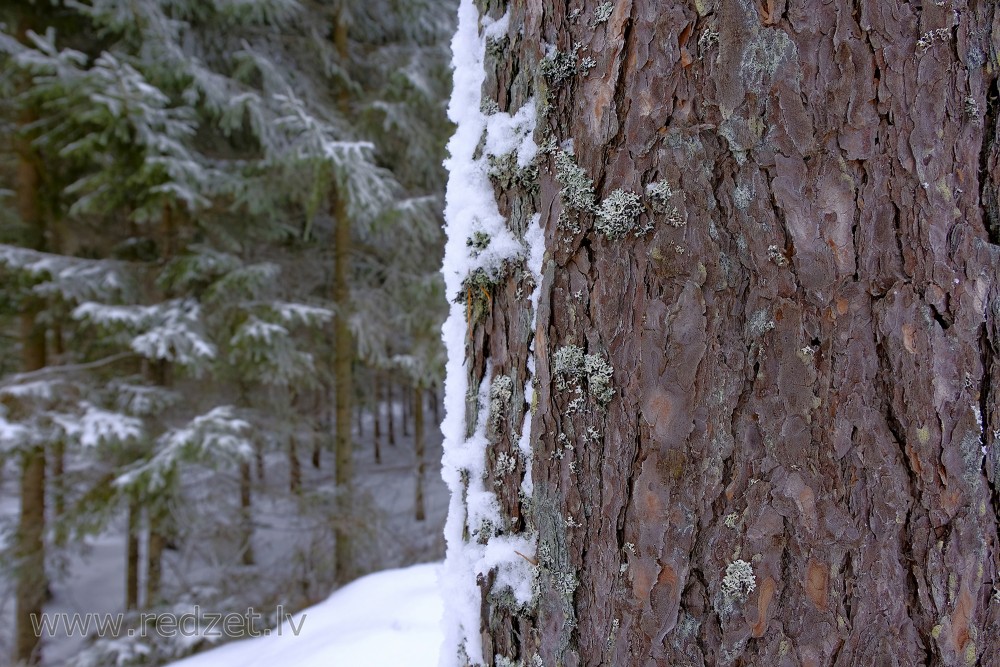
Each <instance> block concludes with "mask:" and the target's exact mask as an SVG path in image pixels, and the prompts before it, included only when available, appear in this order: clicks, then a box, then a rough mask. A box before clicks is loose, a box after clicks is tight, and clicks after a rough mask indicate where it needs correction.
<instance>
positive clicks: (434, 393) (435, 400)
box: [430, 385, 441, 424]
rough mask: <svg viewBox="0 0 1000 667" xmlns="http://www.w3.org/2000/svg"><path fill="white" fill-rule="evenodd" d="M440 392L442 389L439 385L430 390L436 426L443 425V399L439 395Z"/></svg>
mask: <svg viewBox="0 0 1000 667" xmlns="http://www.w3.org/2000/svg"><path fill="white" fill-rule="evenodd" d="M439 391H440V389H439V387H438V386H437V385H434V387H432V388H431V390H430V395H431V413H432V414H433V415H434V423H435V424H440V423H441V397H440V396H439V395H438V392H439Z"/></svg>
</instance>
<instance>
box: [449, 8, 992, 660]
mask: <svg viewBox="0 0 1000 667" xmlns="http://www.w3.org/2000/svg"><path fill="white" fill-rule="evenodd" d="M567 4H568V7H567V6H566V4H564V3H560V2H553V1H552V0H519V1H515V2H511V3H509V6H508V5H507V4H506V3H504V2H502V0H490V1H488V2H481V5H480V6H481V9H482V10H483V12H484V13H485V14H488V15H490V16H492V17H493V18H499V17H500V16H501V15H502V14H503V13H504V12H505V11H506V10H508V9H509V11H510V25H509V30H508V32H507V38H506V39H504V40H500V41H494V42H492V43H489V44H488V47H487V53H488V57H487V79H486V84H485V86H484V91H483V93H484V99H485V100H487V101H494V102H496V104H497V106H498V107H499V109H500V110H501V111H509V112H513V111H515V110H516V109H517V108H518V107H520V106H521V105H522V104H524V103H525V102H526V101H527V100H528V99H529V97H530V96H531V95H535V96H537V97H538V99H539V100H540V101H544V100H547V103H548V106H547V108H546V109H545V115H544V116H543V117H541V118H540V119H539V130H538V133H537V134H536V140H537V142H538V143H539V144H540V145H544V144H546V143H547V142H549V145H550V146H565V144H564V142H567V141H568V140H572V141H573V146H572V151H573V153H574V154H575V158H576V162H577V163H578V164H579V165H580V166H581V167H582V168H583V169H584V171H585V172H586V175H587V176H588V177H589V178H590V179H592V180H593V183H594V186H595V190H596V196H597V203H598V204H600V202H601V201H602V200H604V199H606V198H607V197H609V195H611V193H612V192H613V191H615V190H618V189H622V190H625V191H627V192H634V193H637V194H639V195H640V196H641V198H642V208H643V210H642V213H641V214H640V215H639V217H638V221H637V223H636V225H635V227H634V233H627V234H624V235H622V236H621V237H619V238H608V237H607V236H606V235H604V234H602V233H600V232H599V231H598V229H597V226H595V220H596V218H595V215H594V213H593V212H592V211H583V212H579V211H572V210H566V211H564V210H563V209H564V206H563V201H562V199H563V198H562V197H561V195H560V190H561V189H562V188H563V187H564V185H563V184H562V183H560V182H559V181H558V180H557V178H556V167H555V162H554V161H555V157H556V155H557V151H556V150H551V151H549V152H547V153H546V154H544V155H541V156H540V159H539V172H540V173H539V183H538V189H537V190H535V191H531V189H530V188H519V187H518V186H514V187H508V186H504V185H503V184H501V183H500V182H497V199H498V202H499V204H500V207H501V212H503V213H504V214H505V215H507V216H509V219H510V225H511V227H512V228H513V229H515V230H516V231H518V228H520V230H523V224H524V220H525V219H526V214H525V209H526V208H533V209H534V210H536V211H538V212H540V213H541V215H542V222H543V224H544V226H545V230H546V247H547V256H546V264H545V267H544V281H543V285H542V296H541V303H540V308H539V312H538V315H537V326H536V330H535V331H534V332H531V331H529V330H528V329H529V328H530V324H526V323H530V304H528V303H526V299H525V298H524V297H523V294H524V293H525V291H526V290H525V289H524V287H525V285H524V284H522V283H523V280H524V276H523V275H522V273H521V272H518V271H512V272H510V273H509V275H508V278H507V280H506V281H505V282H503V283H501V284H500V285H497V286H496V287H495V288H494V290H493V294H492V300H491V302H490V303H489V305H488V307H486V310H487V312H485V313H483V316H482V317H480V318H478V319H473V324H472V325H471V327H472V339H471V341H470V343H469V346H468V350H469V356H470V359H469V363H468V369H469V373H470V386H472V387H477V386H479V383H480V381H481V380H482V379H483V375H484V374H485V373H486V371H487V368H489V367H490V366H488V365H487V361H491V362H492V366H491V367H492V374H493V377H494V378H495V377H499V376H500V375H508V376H511V377H512V378H513V380H514V382H513V387H514V388H515V391H516V389H517V388H518V387H519V386H521V385H523V381H524V378H525V377H526V372H527V371H526V363H527V358H528V344H529V342H530V340H531V339H532V336H533V337H534V344H535V358H536V364H535V365H536V371H537V377H536V385H537V393H536V398H537V408H536V413H535V417H534V419H533V422H532V430H531V443H532V448H533V460H532V462H531V464H532V466H533V477H534V494H533V498H531V499H530V502H527V501H526V500H525V499H519V497H518V493H517V491H518V481H519V480H518V475H516V474H515V475H508V476H504V477H503V478H501V479H498V480H496V481H497V484H499V487H498V495H499V499H500V504H501V507H502V510H503V512H504V513H505V515H506V516H507V517H509V518H510V519H511V523H512V525H514V526H519V527H527V528H528V529H532V528H533V529H537V531H538V540H539V542H538V544H539V546H538V556H537V560H538V573H539V580H538V581H539V587H540V593H539V595H538V598H537V604H536V605H535V606H534V607H533V608H532V609H530V610H524V609H520V610H517V609H512V606H511V605H510V604H508V603H507V602H506V601H505V598H504V597H503V596H502V595H499V594H496V593H497V592H496V591H492V590H491V581H492V579H491V578H490V577H486V578H484V579H483V580H482V581H481V582H480V583H481V587H482V589H483V625H482V636H483V641H484V654H485V656H486V658H487V660H488V661H489V662H490V663H491V664H494V660H495V658H494V656H497V655H499V656H503V657H504V658H509V659H511V660H523V661H524V664H525V665H534V664H537V665H546V666H548V665H973V664H982V665H996V664H1000V640H998V637H1000V602H998V601H997V600H998V599H1000V593H996V591H997V589H998V587H1000V580H998V565H1000V549H998V544H997V516H998V514H997V513H998V511H1000V410H998V401H997V395H998V394H997V393H996V392H997V390H998V389H1000V362H998V354H1000V305H998V304H1000V284H998V281H997V277H998V269H1000V246H998V245H997V243H1000V213H998V204H997V201H998V195H997V188H998V186H1000V168H998V165H1000V143H998V142H997V141H996V138H997V132H998V126H997V122H998V114H997V108H998V102H997V70H998V67H1000V62H998V52H997V50H998V44H1000V11H998V9H997V7H996V5H995V3H993V2H988V1H985V0H980V1H974V2H962V1H956V2H951V1H948V2H923V3H920V2H902V1H896V0H878V1H876V0H853V1H852V0H832V1H828V2H802V1H800V2H788V1H786V0H757V1H756V2H752V1H750V0H725V1H723V0H715V1H713V0H697V1H695V2H660V1H658V0H621V1H619V2H615V3H613V7H612V10H613V11H611V13H610V15H609V16H607V20H606V21H598V17H599V16H600V14H599V13H598V5H600V4H604V3H600V2H595V1H594V0H588V1H587V2H570V3H567ZM609 4H610V3H609ZM577 10H580V11H577ZM546 45H554V47H555V48H556V49H558V51H559V52H560V53H561V54H562V56H559V57H556V58H555V59H554V60H553V56H552V53H551V52H549V61H548V67H547V70H548V78H547V79H546V75H545V74H544V73H541V71H543V70H545V69H546V67H545V66H544V63H543V62H542V58H543V57H544V56H545V55H546ZM573 54H575V58H574V55H573ZM560 57H563V58H564V60H562V61H560V60H559V58H560ZM587 59H592V60H587ZM560 62H568V63H570V66H569V67H568V69H567V68H564V69H563V70H562V71H563V72H568V75H567V76H565V77H561V76H560V75H559V74H560V72H559V70H558V68H554V67H553V63H555V65H559V63H560ZM551 142H554V143H551ZM653 183H664V184H665V185H666V187H667V188H669V190H667V189H661V190H659V192H660V195H659V196H655V195H651V194H649V193H647V192H646V186H647V185H649V184H653ZM667 192H669V193H672V194H663V193H667ZM531 212H532V211H531V210H528V211H527V213H529V214H530V213H531ZM560 218H562V219H560ZM647 224H648V225H649V226H650V227H649V228H648V229H646V225H647ZM529 287H530V286H529ZM527 291H530V290H527ZM569 345H574V346H578V347H580V348H581V349H582V351H583V352H584V353H586V354H594V355H599V356H600V357H601V358H603V359H606V360H607V361H608V362H609V363H610V365H611V366H612V367H613V369H614V370H613V379H612V382H611V387H612V388H613V389H614V392H615V393H614V396H613V398H612V399H611V400H610V402H608V403H607V405H606V406H603V405H601V401H599V400H596V399H595V396H594V394H595V391H594V389H595V388H594V387H593V386H590V385H588V384H587V382H586V381H584V380H580V381H579V383H578V385H579V386H580V387H581V392H580V393H577V392H575V391H574V386H573V383H569V385H568V386H567V383H566V382H564V381H563V382H561V381H560V377H558V376H557V375H556V374H555V373H554V370H553V365H554V360H555V356H556V355H557V354H558V353H559V351H560V350H562V349H565V346H569ZM487 379H488V378H487ZM560 387H563V389H560ZM583 389H586V391H583ZM581 396H582V397H583V399H584V400H583V402H582V403H581V402H577V399H578V398H579V397H581ZM513 406H514V408H513V410H512V411H511V414H509V415H507V417H506V418H505V420H504V421H503V422H502V423H501V425H500V426H499V428H498V429H494V431H495V432H491V434H490V439H491V445H490V454H489V456H488V469H489V470H490V471H491V472H490V473H489V476H490V479H488V481H487V486H489V485H490V484H492V482H493V472H492V470H493V464H492V463H490V462H492V461H495V460H496V456H497V455H498V454H500V453H508V454H512V453H514V452H515V451H516V445H515V442H516V433H517V431H518V428H517V424H520V423H521V419H522V416H523V411H524V409H525V407H526V406H524V401H523V396H519V395H516V394H515V396H514V399H513ZM472 412H474V411H470V414H471V413H472ZM512 433H514V434H515V435H511V434H512ZM519 466H520V464H519ZM516 472H518V473H520V472H521V470H520V468H519V469H518V470H517V471H516ZM522 519H526V521H522ZM518 530H520V528H515V529H513V530H512V532H518ZM747 568H749V570H750V571H752V577H748V570H747ZM536 656H537V657H536ZM496 660H497V662H499V663H500V664H506V663H502V662H501V661H499V660H498V659H496Z"/></svg>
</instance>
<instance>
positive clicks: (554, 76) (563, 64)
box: [538, 44, 582, 86]
mask: <svg viewBox="0 0 1000 667" xmlns="http://www.w3.org/2000/svg"><path fill="white" fill-rule="evenodd" d="M581 48H582V45H580V44H574V45H573V48H572V49H571V50H570V51H557V50H553V51H552V52H550V53H549V55H547V56H545V57H544V58H542V61H541V63H539V66H538V67H539V69H540V70H541V72H542V76H544V77H545V79H546V80H547V81H548V82H549V85H552V86H558V85H559V84H561V83H563V82H564V81H566V80H568V79H571V78H573V76H574V75H575V74H576V54H577V53H578V52H579V51H580V49H581Z"/></svg>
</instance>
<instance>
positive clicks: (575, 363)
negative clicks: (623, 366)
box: [553, 345, 615, 408]
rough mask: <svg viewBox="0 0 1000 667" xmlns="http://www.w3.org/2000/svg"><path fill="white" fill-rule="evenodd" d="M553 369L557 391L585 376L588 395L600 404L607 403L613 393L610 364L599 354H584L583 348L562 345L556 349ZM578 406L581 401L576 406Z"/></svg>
mask: <svg viewBox="0 0 1000 667" xmlns="http://www.w3.org/2000/svg"><path fill="white" fill-rule="evenodd" d="M553 371H554V373H553V374H554V375H555V378H556V388H557V389H558V390H559V391H566V390H567V389H569V387H570V384H571V383H579V382H580V381H581V380H582V379H584V378H586V380H587V387H588V390H589V394H590V396H592V397H593V398H594V400H596V401H597V402H598V403H599V404H600V405H601V406H604V405H607V403H608V402H609V401H611V399H612V398H613V397H614V395H615V390H614V388H613V387H612V386H611V380H612V377H613V375H614V368H613V367H612V366H611V364H610V363H608V362H607V360H605V359H604V357H602V356H601V355H599V354H584V353H583V349H582V348H580V347H578V346H576V345H564V346H563V347H561V348H559V349H558V350H556V353H555V355H554V356H553ZM576 389H577V390H578V389H579V385H577V387H576ZM580 406H582V402H581V403H580V405H578V406H576V407H577V408H579V407H580Z"/></svg>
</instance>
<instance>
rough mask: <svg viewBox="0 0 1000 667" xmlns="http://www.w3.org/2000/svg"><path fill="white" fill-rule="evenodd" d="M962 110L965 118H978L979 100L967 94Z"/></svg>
mask: <svg viewBox="0 0 1000 667" xmlns="http://www.w3.org/2000/svg"><path fill="white" fill-rule="evenodd" d="M964 112H965V117H966V118H971V119H976V118H979V101H978V100H976V98H975V97H973V96H972V95H968V96H966V98H965V106H964Z"/></svg>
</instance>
